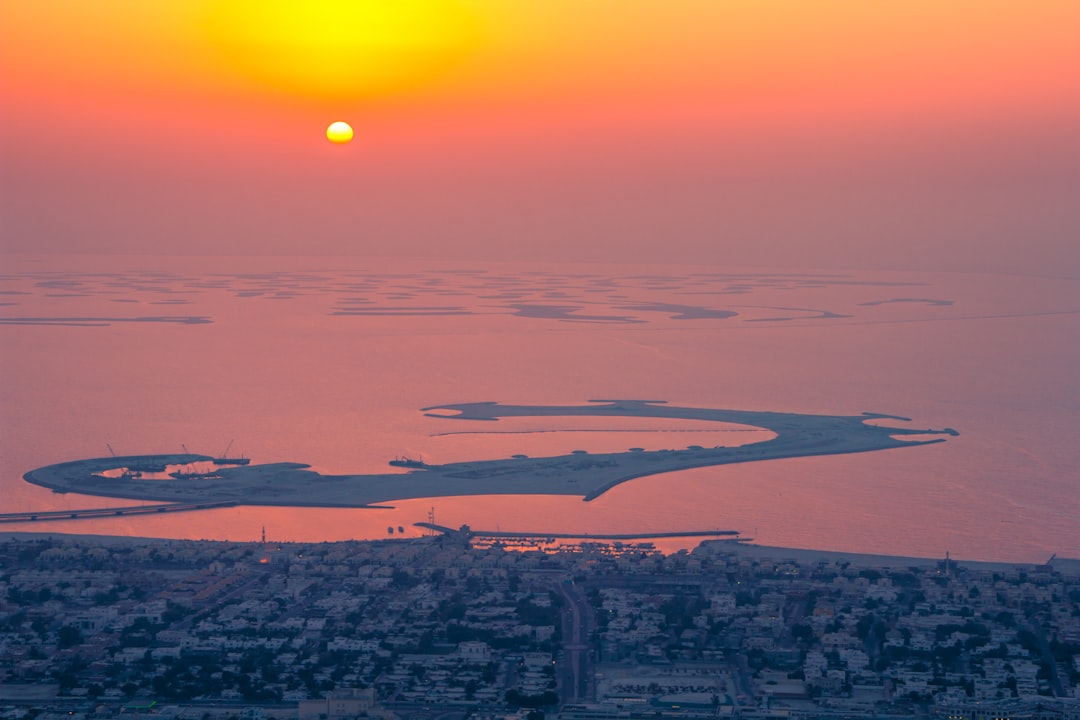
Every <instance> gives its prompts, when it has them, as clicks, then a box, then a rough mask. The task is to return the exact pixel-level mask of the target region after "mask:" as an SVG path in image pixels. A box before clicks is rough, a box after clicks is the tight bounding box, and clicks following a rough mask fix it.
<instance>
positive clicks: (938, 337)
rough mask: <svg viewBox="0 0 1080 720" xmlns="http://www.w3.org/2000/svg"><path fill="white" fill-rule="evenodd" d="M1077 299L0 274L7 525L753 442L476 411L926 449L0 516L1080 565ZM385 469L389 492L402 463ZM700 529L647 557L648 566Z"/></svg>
mask: <svg viewBox="0 0 1080 720" xmlns="http://www.w3.org/2000/svg"><path fill="white" fill-rule="evenodd" d="M1078 368H1080V280H1078V279H1076V278H1062V277H1052V276H1048V277H1035V276H1030V275H1007V274H1000V275H992V274H974V273H957V272H925V271H885V270H873V269H871V270H858V269H842V270H838V269H822V268H791V267H783V268H782V267H746V266H732V267H728V266H711V265H690V266H687V265H655V264H654V265H633V264H628V263H610V264H574V265H561V264H555V263H552V264H537V263H528V264H526V263H509V262H477V261H472V262H464V261H462V262H456V261H447V260H435V259H433V260H423V259H415V258H386V257H379V258H370V257H367V258H365V257H190V256H186V257H162V256H108V255H97V256H74V255H67V256H46V255H17V256H16V255H8V256H3V257H0V512H2V513H16V512H30V511H47V510H71V509H79V508H89V507H110V508H113V507H121V506H125V505H137V504H139V503H138V502H136V501H129V500H123V499H117V498H102V497H94V496H82V495H75V494H70V493H69V494H64V495H60V494H55V493H52V492H50V491H49V490H47V489H44V488H41V487H38V486H35V485H31V484H29V483H27V482H25V481H24V480H23V479H22V476H23V474H24V473H26V472H27V471H29V470H32V469H34V468H37V467H40V466H44V465H48V464H52V463H58V462H62V461H67V460H76V459H82V458H91V457H108V456H109V455H110V454H116V455H145V454H155V453H179V452H183V451H184V450H185V449H186V450H189V451H190V452H197V453H204V454H208V455H221V454H223V453H228V454H229V455H230V456H231V457H243V458H250V459H251V462H252V463H253V464H259V463H268V462H300V463H306V464H309V465H311V466H312V468H313V469H315V470H317V471H319V472H322V473H335V474H344V473H350V474H351V473H383V472H388V471H394V469H393V468H389V467H388V465H387V463H388V461H390V460H393V459H396V458H405V457H407V458H412V459H417V460H423V461H424V462H426V463H429V464H438V463H443V462H454V461H463V460H480V459H494V458H505V457H510V456H512V455H515V454H526V455H529V456H531V457H540V456H545V455H560V454H566V453H569V452H572V451H574V450H585V451H589V452H615V451H620V450H624V449H629V448H631V447H641V448H645V449H650V450H651V449H664V448H667V449H681V448H685V447H688V446H690V445H702V446H714V445H725V444H727V445H737V444H745V443H748V442H761V441H766V440H767V439H768V438H769V437H771V435H770V434H769V433H768V432H766V431H762V430H756V429H754V428H748V427H739V426H723V425H717V424H715V423H713V424H710V423H698V422H691V421H678V422H673V421H665V420H661V419H656V418H582V417H575V416H567V417H549V416H543V417H532V418H512V419H504V420H499V421H497V422H476V421H463V420H454V419H448V418H440V417H432V416H430V415H428V414H425V412H423V408H428V407H431V406H438V405H446V404H452V403H467V402H501V403H505V404H513V405H579V404H580V405H586V404H588V403H589V402H590V401H593V400H598V399H605V400H611V399H636V400H654V401H666V402H667V403H669V404H672V405H678V406H683V407H705V408H725V409H735V410H755V411H777V412H792V413H810V414H829V415H859V414H861V413H864V412H871V413H882V414H888V415H895V416H902V417H904V418H910V420H909V421H890V422H894V423H897V424H898V426H904V427H912V428H919V429H941V428H945V427H948V428H954V429H955V430H956V431H957V432H958V433H959V434H958V435H957V436H955V437H947V438H946V441H945V442H941V443H936V444H930V445H918V446H912V447H905V448H898V449H888V450H881V451H875V452H867V453H858V454H849V455H825V456H815V457H803V458H794V459H780V460H766V461H760V462H750V463H742V464H736V465H727V466H720V467H711V468H699V469H693V470H684V471H679V472H674V473H668V474H663V475H655V476H650V477H644V478H639V479H635V480H632V481H629V482H625V483H623V484H621V485H618V486H616V487H614V488H612V489H611V490H609V491H608V492H606V493H604V494H603V495H601V496H600V497H598V498H596V499H593V500H590V501H585V500H583V499H582V498H579V497H569V496H552V495H543V494H537V495H528V496H522V495H486V496H469V497H447V496H440V497H431V498H423V499H414V500H407V501H398V502H393V503H388V504H387V505H388V506H389V507H386V508H380V509H361V508H352V509H341V508H336V509H330V508H294V507H265V506H240V507H232V508H224V509H215V510H204V511H197V512H187V513H175V514H155V515H144V516H117V517H109V518H103V519H88V520H65V521H60V522H48V523H43V522H42V523H39V522H19V523H8V524H0V531H4V532H22V531H27V532H31V531H32V532H47V533H77V534H83V535H121V536H136V537H167V538H187V539H207V540H233V541H254V540H259V539H261V538H262V537H263V534H264V533H265V536H266V537H267V539H268V540H270V541H273V542H323V541H327V542H329V541H338V540H346V539H400V538H408V537H417V536H420V535H423V534H424V533H425V532H426V530H424V529H423V528H420V527H417V526H416V525H415V524H414V523H417V522H423V521H429V520H434V522H436V523H437V524H439V525H444V526H448V527H459V526H461V525H466V524H467V525H469V526H470V527H471V528H473V529H483V530H500V531H511V532H536V533H578V534H590V535H592V534H605V533H665V532H684V531H704V530H736V531H738V532H739V533H740V536H741V537H743V538H746V539H752V541H753V542H755V543H760V544H765V545H774V546H782V547H791V548H808V549H819V550H833V551H842V552H854V553H873V554H884V555H902V556H918V557H944V556H945V554H946V553H949V554H950V556H951V557H952V558H956V559H969V560H991V561H1004V562H1045V561H1047V560H1048V559H1049V558H1050V557H1051V556H1053V555H1055V554H1056V555H1058V556H1059V557H1072V558H1077V557H1080V489H1078V485H1080V371H1078ZM397 471H400V472H406V471H407V470H406V469H398V470H397ZM697 541H698V540H697V539H673V540H664V541H657V545H658V546H659V547H661V548H662V549H666V550H677V549H681V548H690V547H693V546H694V544H695V543H696V542H697Z"/></svg>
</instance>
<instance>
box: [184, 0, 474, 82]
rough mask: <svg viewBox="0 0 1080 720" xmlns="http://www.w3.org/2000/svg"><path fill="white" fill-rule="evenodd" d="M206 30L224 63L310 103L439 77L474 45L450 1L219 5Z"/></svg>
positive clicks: (460, 10)
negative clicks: (313, 100)
mask: <svg viewBox="0 0 1080 720" xmlns="http://www.w3.org/2000/svg"><path fill="white" fill-rule="evenodd" d="M203 30H204V32H205V34H206V37H207V39H208V40H209V41H210V42H211V44H212V45H213V46H214V48H215V49H216V50H218V51H219V52H220V53H221V56H222V59H223V63H224V65H225V66H226V67H228V68H229V69H230V70H233V71H236V72H239V73H241V74H243V75H245V76H247V77H248V78H250V79H252V80H255V81H256V82H259V83H262V84H265V85H267V86H269V87H272V88H275V89H278V90H283V91H286V92H289V93H295V94H297V95H300V96H308V97H330V98H353V99H354V98H368V97H372V96H378V95H381V94H385V93H395V92H400V91H402V90H405V89H408V88H410V87H412V86H415V85H418V84H422V83H423V82H424V81H425V80H428V79H431V78H434V77H437V76H439V75H441V74H443V73H444V72H446V71H447V70H448V69H450V68H451V67H452V66H453V65H454V64H456V63H457V62H458V61H460V60H461V58H462V57H463V56H464V55H465V54H467V53H468V52H469V50H470V49H471V47H472V46H473V45H474V44H475V43H476V41H477V37H476V36H477V28H476V20H475V18H474V16H473V15H472V14H470V13H469V12H468V11H467V10H466V9H465V7H464V6H462V5H461V4H460V3H458V2H455V0H311V1H309V2H292V1H291V0H270V1H267V0H223V1H216V2H212V3H208V5H207V12H206V15H205V18H204V24H203Z"/></svg>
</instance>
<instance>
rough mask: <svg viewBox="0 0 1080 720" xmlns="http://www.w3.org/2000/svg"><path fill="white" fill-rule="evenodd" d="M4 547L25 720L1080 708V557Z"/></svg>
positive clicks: (0, 644) (467, 538)
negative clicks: (995, 559) (992, 559)
mask: <svg viewBox="0 0 1080 720" xmlns="http://www.w3.org/2000/svg"><path fill="white" fill-rule="evenodd" d="M463 530H467V528H463ZM0 563H2V564H0V598H2V601H0V602H2V604H0V669H2V672H3V676H2V677H0V708H2V711H0V717H2V718H4V719H5V720H9V719H10V720H52V718H60V717H66V718H69V719H70V718H86V719H90V718H104V717H113V716H115V715H117V714H120V713H129V714H130V713H134V714H135V715H136V716H137V715H138V714H139V713H140V712H142V713H143V714H154V715H157V716H162V717H175V718H197V719H208V718H222V719H223V720H228V719H229V718H233V717H235V718H244V719H245V720H252V719H253V718H267V719H269V718H299V720H320V718H323V719H325V720H335V719H338V718H346V717H385V718H427V717H442V718H447V719H448V720H449V719H450V718H465V717H473V718H533V719H535V718H540V717H561V718H566V719H567V720H571V719H574V720H584V719H585V718H638V717H650V718H652V717H664V718H715V717H733V718H735V717H737V718H807V719H809V718H832V717H836V718H841V717H850V718H870V717H897V718H898V717H933V718H990V717H1010V718H1028V717H1032V718H1034V717H1039V718H1044V717H1046V718H1075V717H1080V700H1078V695H1080V571H1078V569H1077V567H1076V563H1075V561H1051V562H1050V563H1047V564H1046V565H1041V566H1035V565H1029V566H1008V565H997V564H986V563H960V562H956V561H954V560H951V559H948V558H946V559H943V560H940V561H933V560H914V559H906V558H895V559H885V562H883V559H882V558H870V557H866V558H861V559H860V556H843V555H829V554H813V553H809V552H808V551H791V552H789V553H788V554H787V555H785V554H784V551H783V550H780V549H769V548H756V547H753V546H749V545H744V544H741V543H739V542H738V541H734V540H712V541H705V542H703V543H702V544H701V545H699V546H698V547H697V548H695V549H693V550H692V551H685V550H683V551H679V552H677V553H674V554H667V555H665V554H664V553H662V552H660V551H659V550H657V549H656V548H655V547H653V546H652V545H651V544H648V543H629V542H627V543H622V542H579V543H573V544H571V543H566V544H562V545H556V544H554V543H551V544H549V543H546V542H544V541H530V542H523V543H519V544H517V545H513V543H512V540H509V539H507V540H503V539H498V540H495V541H490V540H489V541H487V542H478V541H476V539H474V538H472V536H471V535H470V534H469V533H467V532H451V533H445V534H442V535H432V536H427V537H422V538H412V539H400V540H398V539H394V540H385V541H369V542H341V543H320V544H295V543H287V544H278V543H273V542H263V543H258V542H255V543H225V542H210V541H184V540H162V539H134V538H88V537H80V536H63V535H57V536H48V535H44V534H39V535H9V536H6V537H5V538H4V539H3V541H2V542H0Z"/></svg>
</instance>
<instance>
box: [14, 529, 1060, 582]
mask: <svg viewBox="0 0 1080 720" xmlns="http://www.w3.org/2000/svg"><path fill="white" fill-rule="evenodd" d="M52 539H60V540H65V541H68V542H86V543H90V544H100V545H114V546H115V545H123V544H126V543H142V544H156V543H161V544H168V543H220V544H229V545H247V544H257V543H258V541H255V540H252V541H236V540H188V539H177V538H158V537H142V536H127V535H83V534H74V533H62V532H54V533H50V532H0V542H11V541H35V540H52ZM418 541H421V542H422V541H424V538H396V539H390V538H387V539H379V540H360V539H358V540H342V541H335V542H341V543H344V542H359V543H368V542H370V543H376V542H377V543H409V542H418ZM273 544H274V545H311V544H318V543H302V542H300V543H293V542H274V543H273ZM709 544H716V545H719V546H720V547H722V548H723V550H722V552H723V553H725V554H730V555H736V556H741V557H745V558H748V559H753V560H773V561H778V562H782V561H794V562H796V563H799V564H810V563H819V562H824V563H848V564H850V565H853V566H855V567H862V568H910V567H921V568H926V567H934V566H936V565H937V564H938V563H941V562H943V561H944V558H931V557H911V556H904V555H881V554H873V553H854V552H845V551H837V550H816V549H812V548H787V547H777V546H772V545H757V544H754V543H745V542H732V541H731V540H704V541H703V542H702V543H701V544H700V545H699V546H698V547H699V548H700V547H702V546H705V545H709ZM695 549H697V548H695ZM690 552H693V550H691V551H690ZM665 554H673V553H665ZM949 560H950V562H952V563H954V564H955V565H957V566H961V567H967V568H971V569H974V570H982V571H986V572H994V571H1007V570H1013V569H1017V568H1022V569H1035V568H1043V567H1046V564H1045V563H1034V562H1001V561H997V560H969V559H965V558H955V557H950V558H949ZM1050 567H1052V568H1053V569H1055V570H1058V571H1060V572H1065V573H1068V574H1075V575H1080V558H1060V557H1054V559H1053V562H1052V563H1050Z"/></svg>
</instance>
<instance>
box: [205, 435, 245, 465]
mask: <svg viewBox="0 0 1080 720" xmlns="http://www.w3.org/2000/svg"><path fill="white" fill-rule="evenodd" d="M233 442H235V441H234V440H230V441H229V444H228V445H226V446H225V450H224V451H223V452H222V453H221V457H216V458H213V459H212V460H211V462H212V463H214V464H215V465H247V464H248V463H250V462H251V458H246V457H244V456H243V455H241V456H240V457H235V458H231V457H229V449H230V448H231V447H232V444H233Z"/></svg>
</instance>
